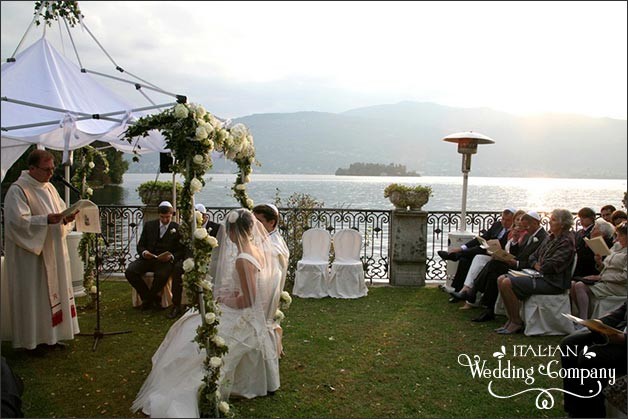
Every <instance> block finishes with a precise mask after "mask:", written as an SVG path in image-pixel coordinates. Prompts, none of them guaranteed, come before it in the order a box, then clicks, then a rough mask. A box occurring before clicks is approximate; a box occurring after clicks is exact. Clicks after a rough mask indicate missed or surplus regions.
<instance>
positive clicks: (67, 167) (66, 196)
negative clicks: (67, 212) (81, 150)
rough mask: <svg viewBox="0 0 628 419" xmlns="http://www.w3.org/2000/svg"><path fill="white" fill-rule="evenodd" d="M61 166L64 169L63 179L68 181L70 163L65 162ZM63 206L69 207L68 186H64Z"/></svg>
mask: <svg viewBox="0 0 628 419" xmlns="http://www.w3.org/2000/svg"><path fill="white" fill-rule="evenodd" d="M63 167H64V170H65V180H67V181H68V182H69V181H70V165H69V164H65V165H64V166H63ZM65 206H66V207H67V208H70V188H68V187H67V186H66V187H65Z"/></svg>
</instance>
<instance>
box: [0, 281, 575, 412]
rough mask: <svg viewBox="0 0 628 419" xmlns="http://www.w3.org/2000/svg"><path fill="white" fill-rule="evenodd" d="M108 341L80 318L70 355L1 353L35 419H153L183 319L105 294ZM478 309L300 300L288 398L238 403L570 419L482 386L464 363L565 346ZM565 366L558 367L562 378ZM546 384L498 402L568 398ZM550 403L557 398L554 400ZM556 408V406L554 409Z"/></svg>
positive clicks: (428, 294) (378, 292) (433, 302)
mask: <svg viewBox="0 0 628 419" xmlns="http://www.w3.org/2000/svg"><path fill="white" fill-rule="evenodd" d="M101 290H102V298H101V299H102V302H101V331H102V332H105V333H107V332H114V331H126V330H131V333H128V334H120V335H111V336H105V337H104V338H103V339H101V340H100V341H99V343H98V345H97V348H96V350H95V351H93V350H92V347H93V343H94V338H93V335H92V332H93V331H94V327H95V324H96V313H95V309H94V308H81V307H80V306H81V305H83V306H84V305H85V304H86V303H87V300H86V299H85V298H80V299H79V301H78V305H79V322H80V326H81V331H82V332H83V333H87V334H88V336H77V337H76V338H75V339H74V340H73V341H70V342H68V343H69V348H67V349H66V350H64V351H58V350H55V351H53V352H49V353H47V354H46V356H45V357H42V358H38V357H33V356H32V355H29V354H27V353H25V352H24V351H21V350H13V349H12V348H11V346H10V344H9V343H7V342H3V343H2V355H3V356H4V357H6V358H7V361H8V363H9V365H11V366H12V368H13V369H14V371H15V372H16V373H17V374H18V375H19V376H20V377H22V378H23V380H24V384H25V391H24V396H23V403H24V405H23V409H24V412H25V414H26V416H28V417H143V416H144V415H142V414H141V413H132V412H131V411H130V406H131V403H132V402H133V399H134V398H135V395H136V394H137V392H138V390H139V388H140V386H141V385H142V382H143V381H144V379H145V378H146V376H147V375H148V373H149V372H150V368H151V356H152V355H153V353H154V352H155V350H156V349H157V347H158V346H159V344H160V342H161V341H162V339H163V337H164V335H165V334H166V332H167V331H168V327H169V326H170V325H171V324H172V323H173V322H174V320H168V319H167V318H166V317H165V314H166V311H150V312H142V311H140V310H138V309H134V308H132V307H131V289H130V286H129V285H128V284H127V283H126V282H111V281H104V282H103V283H102V284H101ZM478 314H479V311H478V310H458V305H457V304H450V303H448V302H447V295H446V294H444V293H443V292H441V291H440V290H438V289H436V288H394V287H371V288H370V290H369V295H368V296H367V297H365V298H361V299H357V300H336V299H330V298H325V299H321V300H314V299H299V298H296V297H295V298H293V303H292V306H291V307H290V309H289V310H287V313H286V315H287V316H286V319H285V320H284V322H283V328H284V349H285V352H286V356H285V357H284V358H282V359H281V361H280V369H281V388H280V390H279V391H278V392H277V393H276V394H275V395H274V396H268V397H262V398H256V399H252V400H238V401H234V402H233V407H234V409H235V413H236V416H237V417H269V418H270V417H290V418H300V417H330V418H335V417H360V418H366V417H377V418H380V417H426V418H427V417H440V418H448V417H452V418H453V417H460V418H468V417H509V418H512V417H552V416H564V412H563V410H562V395H561V393H560V391H557V390H555V391H552V392H551V395H552V396H553V399H551V400H553V401H554V406H553V407H552V408H551V409H538V408H537V407H536V398H537V396H538V395H539V391H528V392H526V393H523V394H520V395H518V396H514V397H511V398H504V399H498V398H495V397H493V396H492V395H490V394H489V392H488V390H487V386H488V383H489V381H491V379H490V378H473V377H472V375H471V373H470V371H469V368H468V367H463V366H461V365H459V363H458V357H459V355H460V354H468V355H469V356H470V357H473V356H474V355H479V356H480V357H481V359H483V360H486V362H487V365H488V366H489V367H490V368H491V369H493V368H496V367H497V358H494V357H493V354H494V352H496V351H499V350H500V348H501V346H502V345H505V346H506V350H507V353H508V354H507V356H506V357H504V360H511V361H512V362H513V364H516V366H518V367H524V368H529V367H533V368H535V369H536V368H538V366H539V364H547V362H549V361H551V360H557V359H559V358H558V356H556V355H555V356H552V357H546V358H543V357H535V356H531V355H528V356H526V357H518V358H515V357H513V354H512V346H513V345H533V346H534V348H537V347H539V346H542V347H547V345H553V346H556V345H558V343H559V342H560V339H561V337H560V336H552V337H526V336H524V335H521V334H519V335H511V336H505V335H498V334H496V333H494V332H493V329H494V328H496V327H498V326H499V325H500V324H501V322H502V321H503V318H500V317H498V320H496V321H493V322H487V323H473V322H471V321H470V319H471V318H473V317H474V316H477V315H478ZM559 366H560V364H558V367H559ZM534 378H535V382H534V383H533V384H532V385H527V384H525V383H524V382H523V380H522V379H493V387H492V388H493V391H494V392H495V393H497V394H499V395H502V396H510V395H513V394H515V393H518V392H521V391H523V390H525V389H529V388H543V389H550V388H561V387H562V381H561V380H560V379H558V378H548V377H546V376H542V375H539V374H538V373H535V374H534ZM546 398H547V397H546ZM551 400H550V401H551Z"/></svg>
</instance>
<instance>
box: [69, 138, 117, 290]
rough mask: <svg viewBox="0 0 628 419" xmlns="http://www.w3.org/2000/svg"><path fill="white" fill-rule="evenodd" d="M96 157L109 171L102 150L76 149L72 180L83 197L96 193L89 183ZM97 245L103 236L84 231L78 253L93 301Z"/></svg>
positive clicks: (85, 285)
mask: <svg viewBox="0 0 628 419" xmlns="http://www.w3.org/2000/svg"><path fill="white" fill-rule="evenodd" d="M96 159H98V160H100V162H101V164H102V165H103V172H104V173H108V172H109V161H108V160H107V156H106V155H105V153H103V152H102V151H100V150H97V149H95V148H94V147H92V146H90V145H87V146H85V147H82V148H80V149H78V150H75V151H74V160H75V161H76V162H77V164H76V165H75V170H74V175H73V176H72V179H70V181H71V182H72V184H73V185H74V186H76V188H77V189H78V190H79V191H81V199H89V198H90V197H91V196H92V194H93V193H94V191H93V190H92V188H90V187H89V184H88V183H87V178H88V177H89V175H90V174H91V173H92V171H93V170H94V168H95V167H96V163H95V160H96ZM96 240H98V243H96ZM96 246H98V248H100V249H103V248H104V241H103V239H102V237H98V238H97V237H96V234H95V233H83V236H82V237H81V241H80V242H79V244H78V253H79V256H80V258H81V260H82V261H83V287H84V288H85V290H86V291H87V292H88V294H89V295H90V296H91V298H92V302H93V301H94V300H95V298H96V286H94V280H95V279H96V256H95V249H96Z"/></svg>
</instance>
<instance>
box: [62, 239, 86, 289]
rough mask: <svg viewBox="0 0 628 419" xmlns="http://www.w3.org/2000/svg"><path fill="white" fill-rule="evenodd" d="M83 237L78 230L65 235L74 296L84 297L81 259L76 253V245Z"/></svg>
mask: <svg viewBox="0 0 628 419" xmlns="http://www.w3.org/2000/svg"><path fill="white" fill-rule="evenodd" d="M82 237H83V233H79V232H78V231H71V232H70V233H68V235H67V236H66V237H65V240H66V242H67V244H68V254H69V256H70V272H71V273H72V289H73V290H74V297H84V296H85V295H87V294H86V293H85V287H84V286H83V274H84V272H83V271H84V269H85V268H84V267H83V260H82V259H81V257H80V256H79V253H78V245H79V242H80V241H81V238H82Z"/></svg>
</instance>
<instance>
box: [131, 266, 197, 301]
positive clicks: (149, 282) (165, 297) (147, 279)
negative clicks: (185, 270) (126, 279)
mask: <svg viewBox="0 0 628 419" xmlns="http://www.w3.org/2000/svg"><path fill="white" fill-rule="evenodd" d="M142 279H143V280H144V283H146V286H147V287H148V288H149V289H150V287H152V286H153V279H154V274H153V273H152V272H146V273H145V274H144V275H142ZM131 290H132V291H131V302H132V303H133V307H137V306H140V305H142V297H140V295H139V294H138V293H137V291H135V288H133V287H131ZM183 294H184V295H185V290H184V291H183ZM171 305H172V278H168V281H167V282H166V285H165V286H164V288H163V290H162V291H161V307H162V308H166V307H170V306H171Z"/></svg>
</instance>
